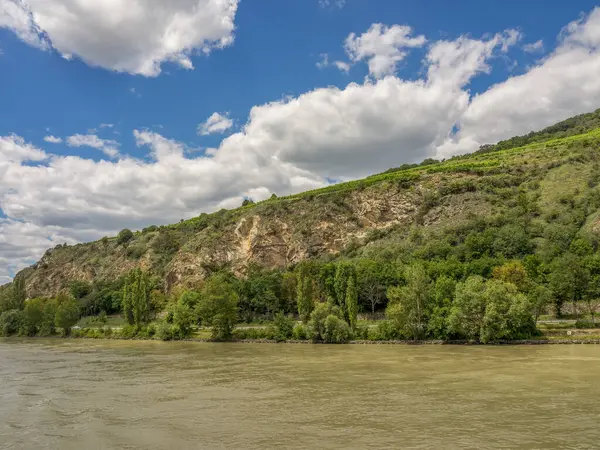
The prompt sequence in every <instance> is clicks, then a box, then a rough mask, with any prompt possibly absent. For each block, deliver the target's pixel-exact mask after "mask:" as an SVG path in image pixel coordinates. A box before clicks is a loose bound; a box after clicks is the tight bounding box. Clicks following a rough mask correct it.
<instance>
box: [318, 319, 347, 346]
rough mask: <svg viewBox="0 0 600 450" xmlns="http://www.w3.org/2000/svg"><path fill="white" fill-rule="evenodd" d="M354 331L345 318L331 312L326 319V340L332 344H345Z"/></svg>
mask: <svg viewBox="0 0 600 450" xmlns="http://www.w3.org/2000/svg"><path fill="white" fill-rule="evenodd" d="M351 334H352V331H351V330H350V326H349V325H348V323H346V322H345V321H344V320H342V319H340V318H339V317H337V316H335V315H333V314H331V315H329V316H327V317H326V319H325V335H324V336H323V337H324V341H325V342H327V343H330V344H343V343H344V342H348V341H349V340H350V337H351Z"/></svg>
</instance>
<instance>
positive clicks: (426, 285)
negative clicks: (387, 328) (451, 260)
mask: <svg viewBox="0 0 600 450" xmlns="http://www.w3.org/2000/svg"><path fill="white" fill-rule="evenodd" d="M405 278H406V286H402V287H397V286H393V287H390V288H389V289H388V294H387V295H388V298H389V299H390V305H389V306H388V309H387V311H386V316H387V318H388V320H389V321H390V322H391V323H392V324H393V326H395V327H396V328H397V329H398V330H399V331H400V332H401V334H402V335H404V336H406V337H408V338H410V339H423V338H424V337H425V334H426V330H427V320H428V317H429V313H430V308H431V306H432V305H431V279H430V278H429V276H428V275H427V272H426V271H425V269H424V267H423V266H421V265H415V266H410V267H409V268H408V269H407V270H406V273H405Z"/></svg>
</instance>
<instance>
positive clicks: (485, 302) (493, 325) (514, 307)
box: [448, 276, 535, 343]
mask: <svg viewBox="0 0 600 450" xmlns="http://www.w3.org/2000/svg"><path fill="white" fill-rule="evenodd" d="M532 309H533V306H532V304H531V302H530V301H529V299H528V298H527V297H526V296H525V295H523V294H521V293H519V291H518V290H517V288H516V286H515V285H514V284H512V283H506V282H504V281H501V280H489V281H487V282H486V281H484V280H483V278H481V277H479V276H472V277H469V278H468V279H467V280H466V281H465V282H464V283H458V284H457V286H456V299H455V301H454V305H453V306H452V309H451V312H450V317H449V318H448V326H449V333H450V334H451V335H453V336H457V337H462V338H467V339H472V340H478V341H481V342H483V343H488V342H494V341H498V340H502V339H525V338H528V337H530V336H531V335H532V334H533V333H535V321H534V318H533V314H532Z"/></svg>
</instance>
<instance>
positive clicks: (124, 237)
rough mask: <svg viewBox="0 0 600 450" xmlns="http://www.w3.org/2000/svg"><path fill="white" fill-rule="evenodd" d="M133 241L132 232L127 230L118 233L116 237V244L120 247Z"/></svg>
mask: <svg viewBox="0 0 600 450" xmlns="http://www.w3.org/2000/svg"><path fill="white" fill-rule="evenodd" d="M132 239H133V232H132V231H131V230H129V229H127V228H125V229H123V230H121V231H119V234H118V235H117V244H119V245H121V244H125V243H126V242H129V241H130V240H132Z"/></svg>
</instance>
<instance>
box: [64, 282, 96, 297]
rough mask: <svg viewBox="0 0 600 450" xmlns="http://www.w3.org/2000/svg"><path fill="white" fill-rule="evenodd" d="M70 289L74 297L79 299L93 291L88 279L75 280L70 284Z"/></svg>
mask: <svg viewBox="0 0 600 450" xmlns="http://www.w3.org/2000/svg"><path fill="white" fill-rule="evenodd" d="M69 291H70V292H71V295H72V296H73V298H74V299H76V300H79V299H82V298H84V297H86V296H87V295H89V294H90V293H91V292H92V285H91V284H90V283H88V282H87V281H73V282H72V283H71V285H70V286H69Z"/></svg>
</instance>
